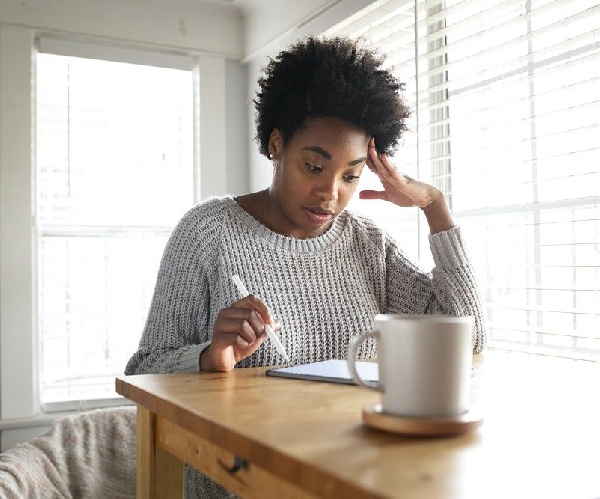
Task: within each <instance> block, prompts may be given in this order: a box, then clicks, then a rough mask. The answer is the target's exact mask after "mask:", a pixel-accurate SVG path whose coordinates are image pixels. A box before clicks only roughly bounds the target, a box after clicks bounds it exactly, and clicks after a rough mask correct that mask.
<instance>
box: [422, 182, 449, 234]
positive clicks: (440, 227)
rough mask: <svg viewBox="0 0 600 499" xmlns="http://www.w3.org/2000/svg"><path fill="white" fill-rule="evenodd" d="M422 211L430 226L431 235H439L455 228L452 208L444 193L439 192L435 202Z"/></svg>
mask: <svg viewBox="0 0 600 499" xmlns="http://www.w3.org/2000/svg"><path fill="white" fill-rule="evenodd" d="M422 210H423V213H424V214H425V218H426V220H427V223H428V225H429V233H430V234H437V233H438V232H442V231H444V230H448V229H451V228H452V227H455V223H454V219H453V218H452V213H450V207H449V206H448V202H447V201H446V197H445V196H444V194H443V193H442V191H438V195H436V196H435V198H434V200H433V201H432V202H431V203H429V204H428V205H427V206H425V207H424V208H422Z"/></svg>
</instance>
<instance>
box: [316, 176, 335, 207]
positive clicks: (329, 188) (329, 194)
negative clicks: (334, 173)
mask: <svg viewBox="0 0 600 499" xmlns="http://www.w3.org/2000/svg"><path fill="white" fill-rule="evenodd" d="M316 193H317V195H318V196H319V197H320V198H322V199H325V200H327V201H335V200H336V199H337V198H338V197H339V193H338V182H337V180H336V179H335V178H332V179H323V180H322V181H321V182H319V185H318V186H317V189H316Z"/></svg>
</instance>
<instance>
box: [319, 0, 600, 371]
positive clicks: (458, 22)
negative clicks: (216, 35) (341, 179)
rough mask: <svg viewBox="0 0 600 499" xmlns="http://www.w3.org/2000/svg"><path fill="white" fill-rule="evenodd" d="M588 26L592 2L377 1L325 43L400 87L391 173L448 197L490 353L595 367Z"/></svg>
mask: <svg viewBox="0 0 600 499" xmlns="http://www.w3.org/2000/svg"><path fill="white" fill-rule="evenodd" d="M598 26H600V2H598V1H589V0H588V1H577V0H574V1H570V2H561V1H551V0H527V1H515V2H501V1H499V0H489V1H485V2H480V1H475V0H462V1H458V0H446V1H440V0H416V1H412V0H382V1H378V2H373V4H372V5H370V6H369V7H367V8H366V9H365V10H363V11H361V12H359V13H357V14H356V15H355V16H353V17H351V18H349V19H347V20H346V21H344V22H343V23H340V24H339V25H337V26H335V27H334V28H332V29H331V30H329V31H328V32H327V34H329V35H332V34H348V35H350V36H364V37H365V38H366V40H367V41H368V43H371V44H373V45H374V46H377V47H378V48H379V49H380V50H381V51H383V52H385V53H386V54H388V55H389V59H390V64H391V65H392V66H393V68H394V71H396V72H397V75H398V76H399V77H400V78H401V79H402V80H404V81H406V82H407V93H406V98H407V100H408V102H409V103H410V104H411V107H412V108H413V111H414V116H413V118H412V122H411V127H412V130H413V133H412V134H410V135H409V137H408V138H407V146H408V150H407V151H406V150H405V149H400V151H399V153H398V154H397V156H396V158H394V160H395V162H396V164H397V165H398V166H399V167H400V168H401V169H404V170H405V171H406V172H407V173H408V174H409V175H411V172H416V174H417V175H418V176H419V177H421V178H423V179H424V180H429V181H430V182H431V183H433V184H434V185H436V186H438V187H440V188H441V189H442V190H444V192H445V193H446V195H447V197H448V199H449V201H450V203H451V207H452V210H453V213H454V216H455V218H456V220H457V222H458V223H459V224H460V225H461V226H462V227H463V228H464V233H465V235H466V239H467V242H468V243H469V245H470V252H471V256H472V258H473V261H474V264H475V266H476V271H477V275H478V278H479V279H480V286H481V290H482V294H483V297H484V301H485V308H486V312H487V318H488V330H489V334H490V346H491V347H495V348H504V349H510V350H516V351H523V352H531V353H540V354H545V355H555V356H562V357H568V358H574V359H583V360H595V361H598V360H600V309H599V306H598V304H599V303H600V118H599V117H600V113H599V112H598V111H599V109H600V31H599V30H598ZM383 207H384V205H380V207H379V208H378V209H379V210H380V211H382V210H385V214H384V215H383V217H384V218H385V219H390V218H391V217H392V218H393V217H396V216H397V213H398V210H396V209H395V207H392V208H387V207H386V208H383ZM392 213H393V215H391V214H392ZM378 216H379V215H378ZM403 223H404V222H401V223H400V224H398V225H397V228H398V229H397V233H398V234H400V235H401V236H402V240H405V239H410V238H413V239H414V240H421V241H423V237H424V234H423V233H422V232H423V231H426V230H427V229H426V225H424V224H423V223H421V225H420V226H418V225H417V224H414V223H413V224H412V226H413V227H415V228H416V230H417V231H418V232H419V235H418V236H417V235H414V236H413V235H412V234H411V233H410V231H406V232H403V231H402V227H403ZM421 248H423V246H421ZM420 251H421V250H420V249H419V248H417V255H420V254H421V253H420ZM425 253H426V252H425Z"/></svg>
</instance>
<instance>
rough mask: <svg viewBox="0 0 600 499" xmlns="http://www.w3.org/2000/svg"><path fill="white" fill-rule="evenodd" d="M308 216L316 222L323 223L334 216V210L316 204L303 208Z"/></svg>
mask: <svg viewBox="0 0 600 499" xmlns="http://www.w3.org/2000/svg"><path fill="white" fill-rule="evenodd" d="M303 209H304V211H305V212H306V214H307V215H308V217H309V218H310V219H311V220H312V221H313V222H315V223H318V224H323V223H325V222H327V221H329V220H330V219H331V218H332V217H333V212H332V211H329V210H326V209H324V208H319V207H315V206H310V207H305V208H303Z"/></svg>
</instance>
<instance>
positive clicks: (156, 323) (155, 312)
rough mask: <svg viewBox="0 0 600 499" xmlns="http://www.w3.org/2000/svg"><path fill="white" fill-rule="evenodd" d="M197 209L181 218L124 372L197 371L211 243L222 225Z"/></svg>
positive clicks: (205, 341)
mask: <svg viewBox="0 0 600 499" xmlns="http://www.w3.org/2000/svg"><path fill="white" fill-rule="evenodd" d="M203 218H206V217H202V216H201V214H200V213H198V210H194V209H192V210H191V211H190V212H188V214H187V215H185V216H184V217H183V218H182V220H181V221H180V222H179V224H178V225H177V227H176V228H175V230H174V231H173V233H172V234H171V237H170V238H169V241H168V242H167V245H166V247H165V251H164V253H163V257H162V260H161V264H160V268H159V271H158V276H157V280H156V286H155V288H154V295H153V298H152V303H151V305H150V310H149V312H148V317H147V319H146V325H145V327H144V331H143V333H142V337H141V339H140V343H139V347H138V350H137V351H136V352H135V353H134V354H133V356H132V357H131V359H130V360H129V362H128V363H127V366H126V368H125V374H127V375H129V374H146V373H170V372H183V371H197V370H198V369H199V358H200V354H201V352H202V351H203V350H204V349H205V348H206V347H208V345H209V344H210V337H209V332H208V314H209V306H208V303H209V285H208V282H209V277H208V275H207V268H209V264H208V263H207V262H208V261H210V258H211V248H212V247H214V245H212V246H211V241H215V239H216V238H217V234H216V231H217V230H218V228H217V227H218V224H215V223H212V224H210V225H208V224H207V223H205V220H203Z"/></svg>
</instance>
